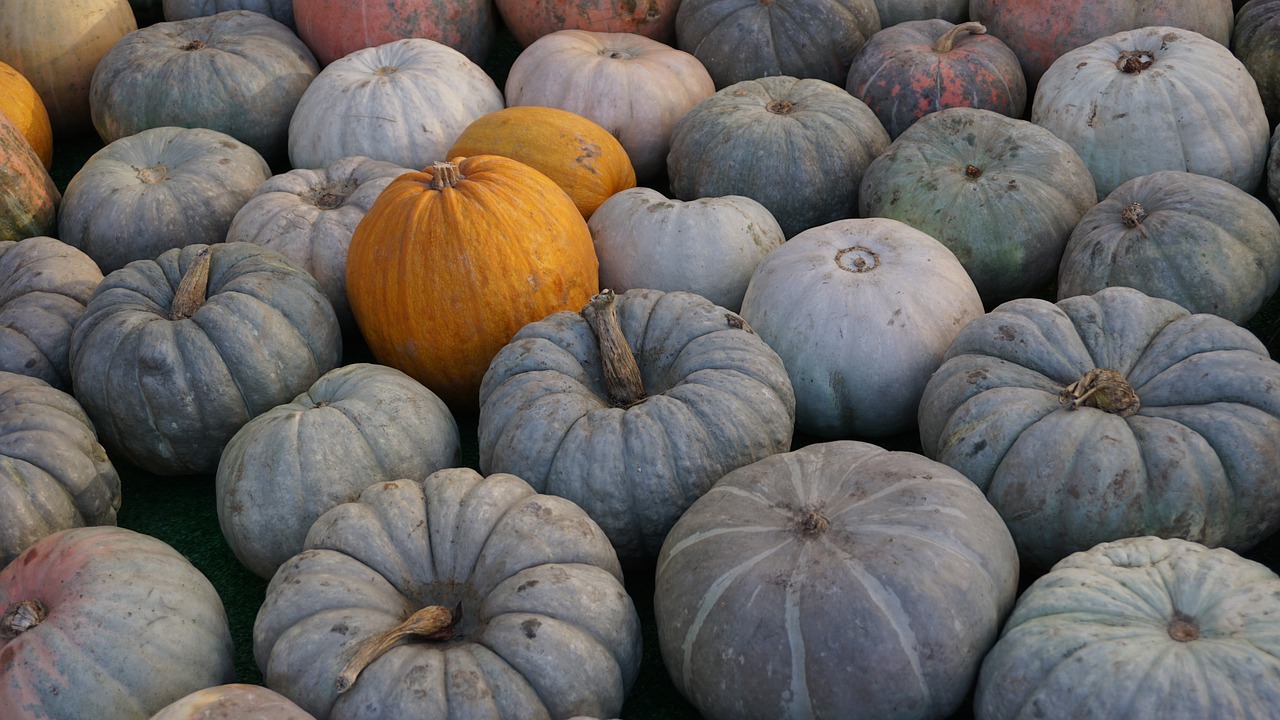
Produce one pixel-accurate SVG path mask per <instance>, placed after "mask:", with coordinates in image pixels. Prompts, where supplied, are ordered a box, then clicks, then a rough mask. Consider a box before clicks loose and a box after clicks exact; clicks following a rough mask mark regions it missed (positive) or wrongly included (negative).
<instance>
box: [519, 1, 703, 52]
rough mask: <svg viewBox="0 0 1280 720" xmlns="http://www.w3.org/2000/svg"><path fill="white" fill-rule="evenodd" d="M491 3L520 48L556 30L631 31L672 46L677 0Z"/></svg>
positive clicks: (674, 34)
mask: <svg viewBox="0 0 1280 720" xmlns="http://www.w3.org/2000/svg"><path fill="white" fill-rule="evenodd" d="M495 5H496V6H497V8H498V14H499V16H500V17H501V18H502V22H503V25H505V26H506V27H507V29H508V30H510V31H511V34H512V35H513V36H515V39H516V42H518V43H520V45H521V46H522V47H528V46H529V45H530V44H532V43H533V41H534V40H537V39H538V38H540V37H542V36H543V35H549V34H551V33H553V32H556V31H557V30H588V31H591V32H608V33H631V34H633V35H643V36H644V37H647V38H653V39H654V40H657V41H658V42H660V43H665V44H667V45H674V44H675V39H676V9H677V8H679V7H680V0H643V2H636V0H573V1H572V2H568V3H566V2H564V0H496V2H495Z"/></svg>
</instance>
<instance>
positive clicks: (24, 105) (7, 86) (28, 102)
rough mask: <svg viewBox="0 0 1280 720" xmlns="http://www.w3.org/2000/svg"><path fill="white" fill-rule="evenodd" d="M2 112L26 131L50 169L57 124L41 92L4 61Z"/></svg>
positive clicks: (0, 85) (1, 65) (0, 68)
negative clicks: (41, 97)
mask: <svg viewBox="0 0 1280 720" xmlns="http://www.w3.org/2000/svg"><path fill="white" fill-rule="evenodd" d="M0 113H4V114H5V115H8V116H9V119H10V120H12V121H13V124H14V125H16V126H17V127H18V130H20V131H22V134H23V136H25V137H26V138H27V142H29V143H31V149H33V150H35V151H36V156H37V157H39V158H40V162H41V163H43V164H44V168H45V169H46V170H48V169H49V168H51V167H53V126H52V125H50V124H49V113H48V112H47V111H46V110H45V107H44V101H43V100H41V99H40V93H38V92H36V89H35V86H33V85H32V84H31V83H30V82H29V81H28V80H27V79H26V78H25V77H23V76H22V73H20V72H18V71H17V70H14V69H13V68H12V67H10V66H9V65H7V64H6V63H3V62H0Z"/></svg>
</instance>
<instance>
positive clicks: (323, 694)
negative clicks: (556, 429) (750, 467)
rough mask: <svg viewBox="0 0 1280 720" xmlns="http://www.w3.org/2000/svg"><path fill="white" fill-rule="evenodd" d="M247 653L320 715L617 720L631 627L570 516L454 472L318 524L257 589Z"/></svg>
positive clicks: (568, 506) (493, 480) (630, 659)
mask: <svg viewBox="0 0 1280 720" xmlns="http://www.w3.org/2000/svg"><path fill="white" fill-rule="evenodd" d="M389 538H395V540H394V542H387V540H388V539H389ZM415 636H416V637H415ZM404 637H408V638H413V639H414V640H415V641H414V642H408V643H404V642H401V643H396V641H397V640H398V639H400V638H404ZM384 651H385V652H384ZM253 654H254V658H255V659H256V660H257V663H258V667H259V668H261V669H262V673H263V679H264V681H265V683H266V685H267V687H269V688H271V689H273V690H275V691H277V692H279V693H281V694H283V695H285V696H286V697H288V698H290V699H292V700H293V701H294V702H295V703H297V704H298V705H300V706H302V707H303V708H304V709H305V710H307V711H308V712H310V713H312V714H313V715H315V716H316V717H317V718H327V719H328V720H347V719H349V718H360V719H361V720H402V719H403V718H410V717H423V716H424V713H426V714H427V715H429V716H431V717H486V718H502V719H504V720H526V719H529V718H547V719H549V718H553V717H554V718H568V717H572V716H574V715H589V716H591V717H601V718H611V717H616V716H617V712H618V711H619V710H620V709H621V707H622V700H623V698H624V697H625V696H626V693H627V690H628V689H630V687H631V684H632V682H633V681H634V680H635V678H636V674H637V672H638V671H639V668H640V621H639V618H638V616H637V615H636V611H635V607H634V606H633V605H632V602H631V598H630V597H629V596H628V595H627V592H626V589H625V588H624V586H623V584H622V570H621V568H620V567H619V565H618V560H617V557H616V556H615V555H614V553H613V549H612V548H611V547H610V546H609V541H608V539H607V538H606V537H605V536H604V533H602V532H601V531H600V528H599V527H598V526H597V525H596V524H595V523H594V522H592V521H591V519H590V518H589V517H587V515H586V514H585V513H583V512H582V510H581V509H580V508H578V507H577V506H575V505H574V504H573V503H571V502H569V501H567V500H564V499H562V498H558V497H554V496H550V495H540V494H538V493H536V492H534V490H533V489H532V488H530V487H529V485H528V484H527V483H525V482H524V481H523V480H521V479H520V478H518V477H515V476H514V475H505V474H496V475H490V476H488V477H483V478H482V477H481V476H480V475H479V474H478V473H476V472H475V471H474V470H471V469H468V468H452V469H447V470H441V471H439V472H436V473H433V474H431V475H429V476H428V477H426V478H425V479H421V480H398V481H396V482H388V483H377V484H374V485H372V486H370V487H369V488H368V489H366V490H365V491H364V493H362V494H361V496H360V498H359V500H357V501H356V502H352V503H346V504H344V505H339V506H338V507H336V508H334V509H333V510H330V511H329V512H327V513H325V514H324V515H323V516H321V517H320V519H318V520H317V521H316V523H315V524H314V525H313V526H312V528H311V531H310V532H309V533H308V534H307V542H306V549H305V550H303V551H302V552H300V553H298V554H297V555H295V556H294V557H293V558H292V559H290V560H289V561H288V562H287V563H286V564H285V565H284V566H282V567H281V568H280V571H279V572H277V573H276V575H275V576H274V577H273V578H272V579H271V583H270V584H269V585H268V586H267V591H266V599H265V601H264V602H263V605H262V608H261V609H260V610H259V612H258V617H257V620H256V621H255V623H254V627H253ZM428 710H429V711H430V712H427V711H428Z"/></svg>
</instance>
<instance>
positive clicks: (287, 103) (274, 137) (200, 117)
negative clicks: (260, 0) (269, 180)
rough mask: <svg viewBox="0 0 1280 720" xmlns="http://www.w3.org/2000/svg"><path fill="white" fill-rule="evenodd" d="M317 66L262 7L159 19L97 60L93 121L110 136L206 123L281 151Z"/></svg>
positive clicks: (269, 153)
mask: <svg viewBox="0 0 1280 720" xmlns="http://www.w3.org/2000/svg"><path fill="white" fill-rule="evenodd" d="M319 72H320V68H319V66H318V65H317V64H316V59H315V57H314V56H313V55H312V54H311V51H310V50H308V49H307V46H306V45H304V44H303V43H302V41H301V40H299V39H298V37H297V36H296V35H294V34H293V32H292V31H291V30H289V28H287V27H285V26H284V25H283V24H281V23H279V22H277V21H275V20H272V19H271V18H269V17H267V16H265V15H263V14H262V13H258V12H251V11H248V10H228V11H227V12H222V13H218V14H216V15H206V16H201V17H195V18H191V19H189V20H179V21H174V22H162V23H156V24H155V25H149V26H147V27H144V28H142V29H140V30H137V31H135V32H131V33H129V34H128V35H126V36H125V37H123V38H121V39H120V42H118V43H116V44H115V45H114V46H112V48H111V50H110V51H108V52H107V54H106V55H104V56H103V58H102V60H101V62H99V63H98V68H97V70H95V71H94V74H93V83H92V85H91V87H90V94H89V105H90V111H91V114H92V117H93V126H94V128H96V129H97V131H98V136H99V137H101V138H102V140H103V141H104V142H108V143H110V142H112V141H114V140H118V139H120V138H122V137H126V136H128V135H135V134H137V133H139V132H141V131H143V130H148V129H150V128H154V127H164V126H170V125H172V126H178V127H202V128H209V129H210V130H217V131H219V132H224V133H226V134H228V135H230V136H231V137H234V138H236V139H237V140H239V141H240V142H243V143H244V144H246V145H249V146H250V147H252V148H253V149H254V150H257V151H258V152H259V153H261V154H262V155H263V156H264V157H268V158H273V159H274V158H283V157H284V156H285V152H286V149H287V147H288V139H289V138H288V135H289V120H290V118H292V117H293V109H294V108H295V107H296V106H297V104H298V100H299V99H301V97H302V93H303V92H304V91H305V90H306V89H307V86H309V85H310V84H311V81H312V80H313V79H315V77H316V74H317V73H319Z"/></svg>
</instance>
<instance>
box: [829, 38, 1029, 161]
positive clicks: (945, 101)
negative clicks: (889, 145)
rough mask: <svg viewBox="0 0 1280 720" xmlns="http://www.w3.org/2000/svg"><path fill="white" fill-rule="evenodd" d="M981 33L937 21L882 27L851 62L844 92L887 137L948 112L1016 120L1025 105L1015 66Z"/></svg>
mask: <svg viewBox="0 0 1280 720" xmlns="http://www.w3.org/2000/svg"><path fill="white" fill-rule="evenodd" d="M986 32H987V29H986V28H985V27H984V26H982V25H981V24H980V23H975V22H967V23H962V24H960V25H956V24H954V23H950V22H947V21H946V20H940V19H939V20H913V21H908V22H905V23H901V24H899V25H894V26H892V27H888V28H885V29H884V30H881V31H880V32H878V33H876V34H875V35H872V36H871V39H870V40H868V41H867V44H866V45H864V46H862V50H861V51H859V52H858V54H857V55H855V56H854V59H853V65H852V66H851V67H850V68H849V76H848V79H847V80H846V81H845V89H846V90H848V91H849V94H850V95H853V96H854V97H856V98H858V99H859V100H861V101H863V102H864V103H866V104H867V106H868V107H870V108H871V109H872V110H874V111H875V113H876V117H878V118H880V122H881V123H882V124H883V125H884V127H885V130H887V131H889V137H891V138H896V137H898V136H899V135H901V134H902V131H903V130H906V129H907V127H908V126H910V125H911V124H912V123H914V122H915V121H917V120H919V119H920V118H922V117H924V116H925V115H927V114H929V113H932V112H937V111H939V110H943V109H945V108H949V107H975V108H982V109H984V110H992V111H994V112H998V113H1000V114H1001V115H1008V116H1009V117H1013V118H1021V117H1022V112H1023V110H1024V109H1025V108H1026V104H1027V83H1026V80H1024V79H1023V77H1022V66H1021V65H1019V64H1018V57H1017V56H1016V55H1014V54H1013V51H1012V50H1010V49H1009V46H1007V45H1005V44H1004V43H1003V42H1001V41H1000V39H999V38H996V37H993V36H991V35H987V34H986Z"/></svg>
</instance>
